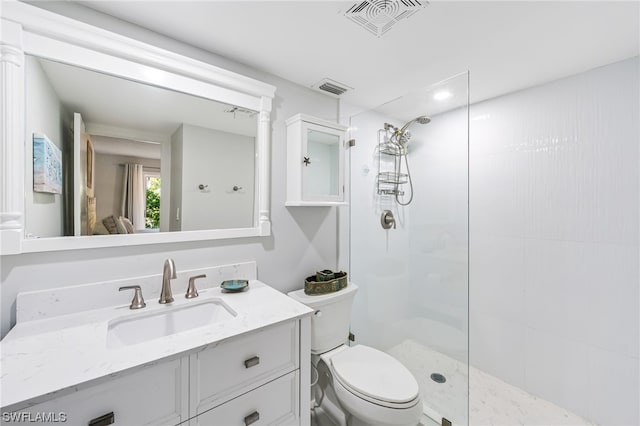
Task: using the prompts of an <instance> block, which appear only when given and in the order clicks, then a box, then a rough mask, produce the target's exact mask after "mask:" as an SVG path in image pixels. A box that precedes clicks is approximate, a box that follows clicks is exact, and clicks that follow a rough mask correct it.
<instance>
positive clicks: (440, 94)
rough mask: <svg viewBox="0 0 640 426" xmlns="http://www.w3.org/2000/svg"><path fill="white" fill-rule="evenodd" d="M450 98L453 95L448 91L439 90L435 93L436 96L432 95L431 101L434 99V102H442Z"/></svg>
mask: <svg viewBox="0 0 640 426" xmlns="http://www.w3.org/2000/svg"><path fill="white" fill-rule="evenodd" d="M451 96H453V95H452V94H451V92H449V91H448V90H441V91H440V92H436V94H435V95H433V99H435V100H436V101H444V100H445V99H449V98H450V97H451Z"/></svg>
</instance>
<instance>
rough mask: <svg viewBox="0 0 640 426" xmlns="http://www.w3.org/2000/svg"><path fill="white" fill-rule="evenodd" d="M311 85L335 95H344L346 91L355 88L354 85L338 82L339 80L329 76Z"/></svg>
mask: <svg viewBox="0 0 640 426" xmlns="http://www.w3.org/2000/svg"><path fill="white" fill-rule="evenodd" d="M311 87H312V88H314V89H316V90H321V91H323V92H325V93H328V94H330V95H332V96H335V97H338V96H340V95H342V94H343V93H344V92H346V91H347V90H349V89H353V88H352V87H349V86H347V85H346V84H342V83H338V82H337V81H335V80H331V79H329V78H325V79H323V80H321V81H319V82H318V83H316V84H314V85H313V86H311Z"/></svg>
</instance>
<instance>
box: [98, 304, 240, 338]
mask: <svg viewBox="0 0 640 426" xmlns="http://www.w3.org/2000/svg"><path fill="white" fill-rule="evenodd" d="M235 316H236V313H235V312H234V311H233V310H232V309H231V308H229V307H228V306H227V305H226V304H225V303H224V302H223V301H221V300H208V301H205V302H200V303H197V304H195V303H194V304H188V305H183V306H180V307H176V308H174V309H171V308H167V310H159V311H155V312H153V313H149V314H144V313H141V314H140V316H135V317H133V318H126V319H116V320H112V321H110V322H109V326H108V328H107V347H109V348H117V347H122V346H129V345H135V344H138V343H142V342H146V341H149V340H153V339H158V338H160V337H165V336H169V335H171V334H176V333H181V332H183V331H188V330H192V329H194V328H198V327H204V326H207V325H210V324H214V323H216V322H220V321H226V320H229V319H232V318H233V317H235Z"/></svg>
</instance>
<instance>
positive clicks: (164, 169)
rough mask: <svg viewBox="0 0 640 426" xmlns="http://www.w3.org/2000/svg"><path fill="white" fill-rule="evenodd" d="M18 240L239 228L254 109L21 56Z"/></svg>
mask: <svg viewBox="0 0 640 426" xmlns="http://www.w3.org/2000/svg"><path fill="white" fill-rule="evenodd" d="M25 82H26V84H25V92H26V93H25V95H26V97H25V99H26V105H25V106H26V131H27V149H26V154H27V155H26V157H27V158H26V163H27V164H26V167H25V172H26V188H25V189H26V191H27V197H26V199H27V201H26V204H27V205H26V206H25V207H26V208H25V210H26V219H25V221H26V223H25V228H26V231H27V237H31V238H39V237H55V236H74V235H104V234H125V233H142V232H161V231H162V232H164V231H190V230H207V229H229V228H247V227H253V226H255V218H256V207H255V206H256V200H255V198H256V190H255V189H256V188H255V185H256V178H255V176H256V174H255V168H256V161H255V157H256V134H257V128H258V120H257V118H258V117H257V113H256V111H252V110H248V109H245V108H242V107H238V106H234V105H228V104H224V103H220V102H216V101H212V100H210V99H204V98H199V97H197V96H192V95H187V94H184V93H179V92H176V91H172V90H168V89H165V88H161V87H156V86H152V85H148V84H143V83H139V82H135V81H130V80H126V79H123V78H119V77H115V76H111V75H107V74H102V73H98V72H94V71H90V70H87V69H84V68H79V67H75V66H71V65H68V64H63V63H59V62H54V61H50V60H46V59H42V58H37V57H33V56H27V57H26V80H25Z"/></svg>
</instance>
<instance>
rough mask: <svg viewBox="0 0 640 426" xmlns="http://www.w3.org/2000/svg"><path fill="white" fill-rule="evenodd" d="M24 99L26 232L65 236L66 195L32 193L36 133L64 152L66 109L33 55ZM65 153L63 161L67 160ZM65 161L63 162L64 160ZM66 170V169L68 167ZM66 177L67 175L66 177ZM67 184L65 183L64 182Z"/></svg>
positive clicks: (27, 61) (27, 74)
mask: <svg viewBox="0 0 640 426" xmlns="http://www.w3.org/2000/svg"><path fill="white" fill-rule="evenodd" d="M25 63H26V79H25V88H26V90H25V96H26V109H27V111H28V113H27V115H26V116H27V118H26V120H27V121H26V129H27V133H26V134H27V135H29V137H28V140H27V143H26V150H25V159H26V162H27V164H26V167H25V186H24V188H25V205H26V212H27V214H26V216H25V224H26V229H27V232H28V233H30V234H33V235H34V236H38V237H56V236H60V235H63V229H62V227H63V222H62V214H63V202H62V197H63V194H49V193H45V192H33V143H32V139H31V137H32V135H33V133H44V134H45V135H47V137H48V138H49V140H50V141H51V142H53V143H54V144H55V145H56V146H57V147H58V148H60V151H64V150H63V145H64V143H63V137H64V136H65V135H64V134H63V123H62V120H63V118H62V117H63V113H64V111H63V107H62V103H61V102H60V99H59V97H58V95H57V93H56V92H55V91H54V90H53V87H52V86H51V83H50V82H49V79H48V78H47V75H46V74H45V73H44V70H43V69H42V66H40V63H39V62H38V60H37V59H36V58H34V57H33V56H26V57H25ZM64 157H65V156H64V154H63V158H64ZM63 161H64V160H63ZM63 167H67V165H66V164H65V165H64V166H63ZM65 177H66V175H65ZM63 185H64V182H63Z"/></svg>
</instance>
